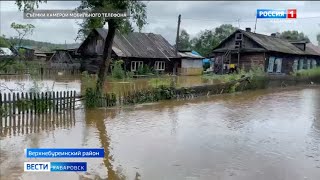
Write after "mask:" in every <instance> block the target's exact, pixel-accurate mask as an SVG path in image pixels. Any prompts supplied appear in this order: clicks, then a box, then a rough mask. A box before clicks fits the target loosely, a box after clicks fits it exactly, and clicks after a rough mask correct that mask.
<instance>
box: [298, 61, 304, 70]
mask: <svg viewBox="0 0 320 180" xmlns="http://www.w3.org/2000/svg"><path fill="white" fill-rule="evenodd" d="M303 67H304V59H300V60H299V70H301V69H304V68H303Z"/></svg>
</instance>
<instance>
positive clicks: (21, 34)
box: [11, 22, 35, 46]
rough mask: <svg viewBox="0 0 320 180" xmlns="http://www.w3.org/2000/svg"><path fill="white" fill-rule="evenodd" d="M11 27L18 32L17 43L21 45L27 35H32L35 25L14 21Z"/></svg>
mask: <svg viewBox="0 0 320 180" xmlns="http://www.w3.org/2000/svg"><path fill="white" fill-rule="evenodd" d="M11 28H12V29H14V30H15V31H16V32H17V33H18V36H17V40H18V42H17V43H16V44H15V45H18V46H21V42H22V40H24V38H25V37H26V36H28V35H32V33H33V30H34V28H35V26H34V25H32V24H17V23H15V22H13V23H11Z"/></svg>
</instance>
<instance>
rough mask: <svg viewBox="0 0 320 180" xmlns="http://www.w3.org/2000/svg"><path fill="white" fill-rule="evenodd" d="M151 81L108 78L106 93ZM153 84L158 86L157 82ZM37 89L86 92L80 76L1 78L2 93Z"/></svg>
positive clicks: (183, 81) (176, 79)
mask: <svg viewBox="0 0 320 180" xmlns="http://www.w3.org/2000/svg"><path fill="white" fill-rule="evenodd" d="M151 79H154V78H141V79H140V78H138V79H126V80H115V79H109V78H108V79H107V80H106V83H105V91H106V92H113V93H121V92H128V91H134V90H142V89H146V88H150V87H151V82H150V81H151ZM156 79H157V80H159V81H161V80H164V81H168V82H171V81H172V82H173V83H175V85H176V86H177V87H190V86H197V85H204V84H214V83H217V82H218V81H217V80H208V79H205V78H203V77H201V76H163V77H160V78H156ZM159 83H160V82H159ZM153 84H154V85H157V82H155V83H153ZM93 85H94V84H93ZM35 88H36V89H38V90H39V91H76V92H77V93H81V91H84V83H83V81H82V78H81V76H80V75H79V76H66V75H51V76H44V77H36V78H35V77H32V76H30V75H8V76H3V75H1V76H0V90H1V92H5V93H8V92H11V91H16V92H29V91H31V90H32V89H35Z"/></svg>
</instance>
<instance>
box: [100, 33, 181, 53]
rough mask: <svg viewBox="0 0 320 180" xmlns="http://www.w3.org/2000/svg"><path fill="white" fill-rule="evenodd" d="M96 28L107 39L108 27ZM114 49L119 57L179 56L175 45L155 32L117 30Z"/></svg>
mask: <svg viewBox="0 0 320 180" xmlns="http://www.w3.org/2000/svg"><path fill="white" fill-rule="evenodd" d="M95 30H96V31H97V32H98V34H99V35H100V36H101V37H102V38H103V39H106V37H107V34H108V30H107V29H104V28H96V29H95ZM112 50H113V52H115V53H116V54H117V56H119V57H137V58H165V59H169V58H177V56H176V54H175V49H174V47H173V46H172V45H171V44H170V43H169V42H168V41H167V40H166V39H165V38H163V37H162V36H161V35H159V34H153V33H139V32H132V33H128V34H120V33H119V32H117V33H116V36H115V37H114V41H113V45H112Z"/></svg>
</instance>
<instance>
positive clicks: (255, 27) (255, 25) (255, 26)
mask: <svg viewBox="0 0 320 180" xmlns="http://www.w3.org/2000/svg"><path fill="white" fill-rule="evenodd" d="M257 21H258V18H257V14H256V23H255V24H254V33H256V29H257Z"/></svg>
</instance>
